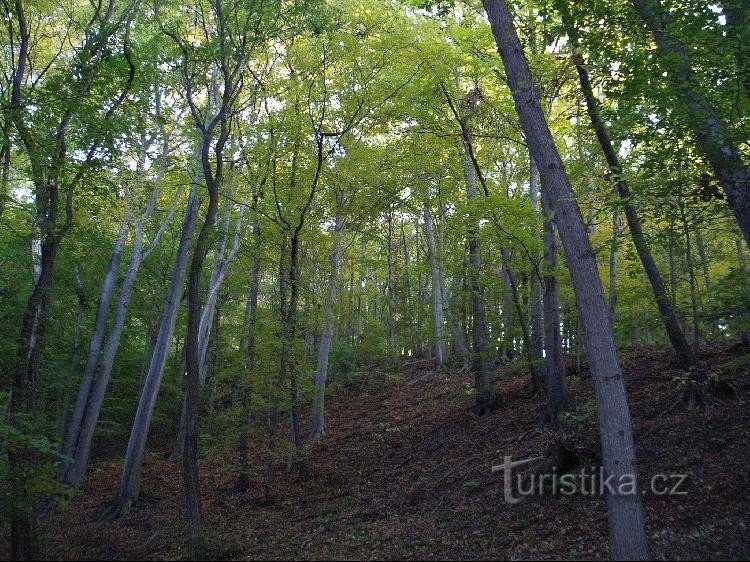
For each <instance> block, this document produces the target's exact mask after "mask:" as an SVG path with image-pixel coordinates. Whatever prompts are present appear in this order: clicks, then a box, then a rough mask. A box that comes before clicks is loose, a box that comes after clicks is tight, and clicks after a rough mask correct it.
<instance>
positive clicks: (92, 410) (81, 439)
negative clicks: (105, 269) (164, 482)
mask: <svg viewBox="0 0 750 562" xmlns="http://www.w3.org/2000/svg"><path fill="white" fill-rule="evenodd" d="M168 156H169V139H168V137H166V136H165V138H164V142H163V145H162V154H161V162H160V165H159V172H158V177H157V178H156V185H155V186H154V188H153V190H152V191H151V195H150V197H149V199H148V202H147V203H146V206H145V209H144V211H143V213H142V215H141V216H139V217H138V218H137V220H136V221H135V233H134V239H133V249H132V254H131V257H130V264H129V265H128V269H127V272H126V274H125V278H124V279H123V281H122V284H121V286H120V293H119V296H118V299H117V305H116V306H115V314H114V318H113V320H112V325H111V326H110V328H109V331H108V332H107V333H106V339H105V344H104V349H103V350H102V352H101V354H100V355H99V356H98V357H97V362H96V366H95V367H94V374H95V375H96V381H95V383H94V385H93V387H91V384H90V381H89V384H88V387H89V388H90V394H89V396H88V397H87V400H86V402H85V410H84V415H83V419H82V420H81V422H80V427H79V428H77V431H76V428H70V429H71V430H72V431H69V432H68V434H69V436H70V438H71V439H74V441H73V450H72V451H71V454H72V456H73V463H72V465H71V466H70V467H69V469H68V471H67V473H66V474H65V476H64V482H65V484H67V485H68V486H72V487H76V488H78V487H81V486H82V485H83V481H84V478H85V476H86V470H87V468H88V462H89V456H90V453H91V442H92V440H93V438H94V430H95V429H96V424H97V421H98V420H99V414H100V412H101V408H102V405H103V404H104V398H105V396H106V392H107V386H108V385H109V379H110V375H111V373H112V368H113V366H114V361H115V356H116V355H117V350H118V349H119V347H120V338H121V337H122V331H123V329H124V327H125V321H126V319H127V311H128V307H129V306H130V299H131V297H132V294H133V289H134V287H135V282H136V279H137V277H138V272H139V271H140V267H141V264H142V263H143V261H144V260H145V259H146V258H148V256H149V255H150V253H151V252H152V251H153V249H154V248H155V247H156V246H157V245H158V244H159V241H160V240H161V237H162V235H163V234H164V232H165V231H166V229H167V227H168V225H169V224H170V223H171V221H172V217H173V215H174V211H175V209H176V207H177V204H178V202H179V200H180V197H181V195H182V189H178V190H177V193H176V194H175V197H174V200H173V203H172V206H171V208H170V210H169V211H168V212H167V214H166V216H165V217H164V219H163V220H162V222H161V224H160V226H159V228H158V229H157V231H156V233H155V234H154V237H153V238H152V240H151V242H150V243H149V245H148V247H146V248H144V231H145V228H146V224H147V222H148V221H149V219H150V218H151V215H152V214H153V212H154V209H155V208H156V204H157V202H158V199H159V195H160V194H161V188H162V182H163V179H164V174H165V173H166V169H167V158H168ZM138 169H139V170H140V171H141V172H143V161H142V160H140V159H139V166H138ZM113 259H114V256H113ZM107 285H108V279H107V278H105V281H104V283H103V286H102V292H103V291H104V290H105V287H106V286H107ZM112 290H114V287H112ZM101 300H103V299H101ZM92 346H93V344H92ZM84 379H85V375H84ZM83 390H84V389H83V384H82V385H81V388H80V389H79V400H80V399H81V395H80V393H81V392H82V391H83ZM73 433H75V435H74V436H73Z"/></svg>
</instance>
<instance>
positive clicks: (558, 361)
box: [544, 209, 570, 425]
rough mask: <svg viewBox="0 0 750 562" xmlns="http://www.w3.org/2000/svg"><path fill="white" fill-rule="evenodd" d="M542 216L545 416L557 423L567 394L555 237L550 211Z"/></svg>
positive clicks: (568, 400)
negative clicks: (545, 379) (546, 406)
mask: <svg viewBox="0 0 750 562" xmlns="http://www.w3.org/2000/svg"><path fill="white" fill-rule="evenodd" d="M546 211H547V212H545V219H544V354H545V358H546V359H545V368H546V369H545V370H546V375H547V377H546V378H547V404H548V409H547V419H548V421H549V422H550V423H551V424H553V425H554V424H556V423H557V421H558V419H559V417H560V414H562V413H563V412H564V411H565V410H567V408H568V406H569V403H570V394H569V393H568V385H567V380H566V373H565V359H564V357H563V349H562V337H561V335H560V286H559V284H558V283H557V240H556V236H555V225H554V222H553V219H552V214H551V213H550V212H549V209H546Z"/></svg>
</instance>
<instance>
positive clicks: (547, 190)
mask: <svg viewBox="0 0 750 562" xmlns="http://www.w3.org/2000/svg"><path fill="white" fill-rule="evenodd" d="M484 7H485V10H486V11H487V15H488V17H489V21H490V25H491V27H492V33H493V35H494V37H495V41H496V43H497V46H498V49H499V51H500V55H501V57H502V60H503V66H504V67H505V73H506V77H507V80H508V86H509V87H510V90H511V92H512V94H513V99H514V102H515V106H516V111H517V112H518V116H519V119H520V122H521V126H522V128H523V131H524V133H525V136H526V141H527V143H528V145H529V150H530V152H531V154H532V156H533V158H534V160H535V161H536V163H537V165H538V166H539V172H540V174H541V178H542V197H543V200H544V201H545V202H546V203H547V205H548V206H549V208H550V209H552V210H553V212H554V216H555V222H556V224H557V226H558V229H559V231H560V237H561V239H562V243H563V248H564V249H565V255H566V258H567V264H568V268H569V269H570V273H571V278H572V281H573V289H574V291H575V295H576V301H577V305H578V308H579V310H580V312H581V318H582V321H583V322H582V324H583V336H584V339H585V342H586V350H587V354H588V359H589V364H590V366H591V373H592V379H593V384H594V390H595V394H596V399H597V407H598V417H599V433H600V439H601V446H602V460H603V464H604V471H605V474H606V475H607V476H608V477H609V476H611V477H612V478H613V480H615V481H617V482H622V481H625V480H627V479H632V480H634V482H633V487H632V490H631V489H628V491H626V490H624V489H622V488H616V489H615V490H614V493H609V492H608V494H607V511H608V519H609V538H610V544H609V547H610V557H611V558H613V559H626V560H645V559H648V557H649V554H648V543H647V539H646V532H645V527H644V520H643V508H642V506H641V495H640V486H639V484H638V477H637V474H638V469H637V466H636V462H635V445H634V443H633V425H632V422H631V419H630V408H629V406H628V398H627V393H626V391H625V384H624V382H623V376H622V370H621V368H620V362H619V359H618V357H617V350H616V348H615V341H614V333H613V331H612V324H611V323H610V318H609V309H608V307H607V302H606V300H605V297H604V288H603V286H602V283H601V280H600V279H599V271H598V269H597V265H596V256H595V254H594V251H593V249H592V247H591V242H590V241H589V238H588V234H587V232H586V225H585V224H584V222H583V217H582V215H581V211H580V208H579V207H578V203H577V201H576V198H575V194H574V192H573V188H572V187H571V184H570V180H569V178H568V175H567V173H566V171H565V168H564V166H563V163H562V160H561V159H560V155H559V153H558V151H557V147H556V146H555V142H554V140H553V138H552V133H551V132H550V130H549V127H548V125H547V122H546V120H545V117H544V112H543V111H542V108H541V105H540V103H539V99H538V98H537V93H536V92H535V91H534V87H533V79H532V75H531V70H530V69H529V66H528V62H527V61H526V57H525V56H524V52H523V47H522V46H521V42H520V41H519V39H518V35H517V33H516V29H515V26H514V23H513V16H512V14H511V12H510V9H509V8H508V5H507V4H506V3H505V1H504V0H484Z"/></svg>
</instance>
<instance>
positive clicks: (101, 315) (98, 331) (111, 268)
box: [61, 213, 130, 486]
mask: <svg viewBox="0 0 750 562" xmlns="http://www.w3.org/2000/svg"><path fill="white" fill-rule="evenodd" d="M129 214H130V213H128V215H129ZM129 223H130V217H129V216H128V217H126V218H125V219H124V220H123V221H122V224H121V225H120V230H119V232H118V233H117V238H116V239H115V245H114V248H113V249H112V256H111V257H110V258H109V265H108V267H107V272H106V273H105V274H104V280H103V281H102V288H101V291H100V292H99V305H98V307H97V311H96V320H95V321H94V331H93V333H92V335H91V340H90V342H89V354H88V357H87V358H86V366H85V367H84V369H83V376H82V377H81V382H80V385H79V387H78V396H77V398H76V403H75V406H73V413H72V415H71V417H70V422H69V424H68V426H67V428H66V431H65V441H64V442H63V454H64V455H65V456H66V457H70V458H72V457H73V456H74V454H75V450H76V444H77V443H78V434H79V432H80V430H81V422H82V421H83V417H84V416H85V415H86V407H87V404H88V401H89V396H90V395H91V387H92V385H93V384H94V375H95V374H96V367H97V365H98V364H99V360H100V354H101V349H102V344H103V343H104V338H105V336H106V335H107V319H108V318H109V309H110V303H111V302H112V297H113V296H114V294H115V289H116V286H117V276H118V275H119V273H120V262H121V261H122V253H123V250H124V249H125V239H126V236H127V234H128V230H129ZM68 467H69V465H68V464H67V463H65V464H63V465H62V467H61V475H64V474H65V473H66V471H67V469H68ZM64 480H65V482H66V484H68V485H69V486H70V485H73V483H72V482H70V479H69V478H68V477H67V476H66V477H65V478H64Z"/></svg>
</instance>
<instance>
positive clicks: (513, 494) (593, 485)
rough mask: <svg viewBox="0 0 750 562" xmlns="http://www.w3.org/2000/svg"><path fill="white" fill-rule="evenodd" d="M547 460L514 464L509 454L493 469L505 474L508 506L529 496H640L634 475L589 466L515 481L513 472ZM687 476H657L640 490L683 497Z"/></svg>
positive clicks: (504, 488)
mask: <svg viewBox="0 0 750 562" xmlns="http://www.w3.org/2000/svg"><path fill="white" fill-rule="evenodd" d="M543 458H544V457H533V458H529V459H524V460H520V461H514V460H513V457H511V456H508V455H506V456H505V457H504V460H503V464H499V465H496V466H493V467H492V472H501V471H502V472H503V492H504V497H505V501H506V503H510V504H517V503H519V502H521V501H522V500H523V498H525V497H528V496H542V495H546V494H549V495H553V496H556V495H563V496H573V495H576V494H579V495H582V496H603V495H605V494H612V495H618V496H630V495H633V494H636V493H638V480H637V478H636V476H635V475H634V474H623V475H620V476H617V475H614V474H611V475H606V474H605V470H604V467H601V466H600V467H586V468H583V469H581V470H580V471H578V472H569V473H566V474H562V475H558V474H555V472H556V470H557V469H556V467H553V468H552V471H551V473H549V474H533V473H532V474H519V473H516V474H515V476H516V478H515V479H514V478H513V469H514V468H517V467H519V466H523V465H527V464H531V463H533V462H535V461H538V460H541V459H543ZM686 479H687V475H686V474H656V475H654V476H652V477H651V479H650V480H649V486H648V487H646V488H643V489H641V490H640V493H641V494H643V495H645V494H646V493H648V492H649V491H650V492H651V493H652V494H653V495H656V496H684V495H687V491H686V490H685V489H684V483H685V480H686Z"/></svg>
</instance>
